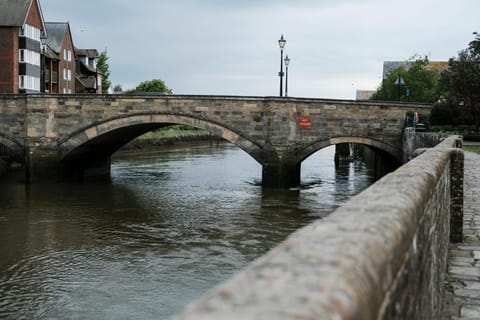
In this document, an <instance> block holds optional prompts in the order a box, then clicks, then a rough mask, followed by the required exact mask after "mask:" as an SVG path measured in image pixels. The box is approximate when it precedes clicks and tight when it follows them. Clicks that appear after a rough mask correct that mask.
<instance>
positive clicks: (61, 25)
mask: <svg viewBox="0 0 480 320" xmlns="http://www.w3.org/2000/svg"><path fill="white" fill-rule="evenodd" d="M0 1H1V0H0ZM45 26H46V27H47V33H48V38H47V39H46V40H45V43H46V44H47V45H48V46H49V47H50V48H51V49H52V50H53V51H55V52H56V53H60V50H61V48H62V44H63V41H64V40H65V34H66V33H67V29H68V23H67V22H46V23H45Z"/></svg>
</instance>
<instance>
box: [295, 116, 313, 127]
mask: <svg viewBox="0 0 480 320" xmlns="http://www.w3.org/2000/svg"><path fill="white" fill-rule="evenodd" d="M298 127H299V128H300V129H312V118H311V117H309V116H300V117H298Z"/></svg>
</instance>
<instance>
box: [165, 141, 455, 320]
mask: <svg viewBox="0 0 480 320" xmlns="http://www.w3.org/2000/svg"><path fill="white" fill-rule="evenodd" d="M459 147H461V139H459V138H458V137H448V138H445V139H444V140H443V142H441V143H440V144H439V145H437V146H435V147H434V148H430V149H428V150H426V151H425V152H423V153H422V154H420V155H419V156H418V157H416V158H414V159H413V160H411V161H410V162H408V163H407V164H405V165H404V166H402V167H400V168H399V169H397V170H396V171H395V172H393V173H390V174H388V175H387V176H385V177H383V178H382V179H380V180H379V181H378V182H376V183H375V184H374V185H372V186H371V187H370V188H368V189H366V190H365V191H364V192H362V193H360V194H359V195H357V196H355V197H353V198H352V199H350V201H348V202H347V203H346V204H345V205H343V206H341V207H340V208H338V209H337V210H336V211H335V212H333V213H332V214H330V215H329V216H328V217H327V218H325V219H322V220H318V221H316V222H314V223H312V224H310V225H308V226H306V227H304V228H302V229H300V230H298V231H296V232H295V233H293V234H292V235H291V236H290V237H288V238H287V239H286V240H285V241H283V242H282V243H280V244H279V245H278V246H277V247H275V248H274V249H272V250H271V251H270V252H269V253H267V254H266V255H265V256H263V257H261V258H259V259H257V260H255V261H254V262H253V263H251V264H250V265H249V266H248V267H246V268H245V269H243V270H242V271H240V272H239V273H238V274H236V275H235V276H234V277H233V278H231V279H230V280H228V281H227V282H225V283H223V284H221V285H219V286H218V287H217V288H215V289H213V290H212V291H211V292H210V293H208V294H206V295H205V296H204V297H202V298H201V299H199V300H198V301H196V302H194V303H193V304H191V305H190V306H188V307H187V308H186V309H185V310H184V311H183V312H181V313H179V314H177V315H176V316H174V317H173V319H174V320H189V319H195V320H199V319H200V320H201V319H343V320H346V319H356V320H359V319H360V320H361V319H365V320H367V319H368V320H370V319H422V320H423V319H439V318H440V316H441V315H442V306H443V302H444V280H445V276H446V270H447V252H448V244H449V237H450V230H451V226H450V223H451V220H455V219H451V216H455V214H457V215H459V214H460V213H462V212H463V207H462V206H461V203H463V198H462V197H463V193H462V192H463V150H461V149H459ZM460 190H462V191H460ZM452 231H455V230H452ZM456 231H457V232H458V231H460V235H459V236H460V237H461V228H460V230H456ZM457 236H458V234H457Z"/></svg>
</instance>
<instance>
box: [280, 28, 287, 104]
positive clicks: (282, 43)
mask: <svg viewBox="0 0 480 320" xmlns="http://www.w3.org/2000/svg"><path fill="white" fill-rule="evenodd" d="M286 43H287V40H285V39H284V38H283V34H282V36H281V37H280V40H278V45H279V46H280V72H279V73H278V75H279V76H280V97H282V96H283V48H285V44H286Z"/></svg>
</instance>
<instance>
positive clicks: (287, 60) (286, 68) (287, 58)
mask: <svg viewBox="0 0 480 320" xmlns="http://www.w3.org/2000/svg"><path fill="white" fill-rule="evenodd" d="M283 62H285V97H288V65H289V64H290V58H289V57H288V54H287V56H286V57H285V60H283Z"/></svg>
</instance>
